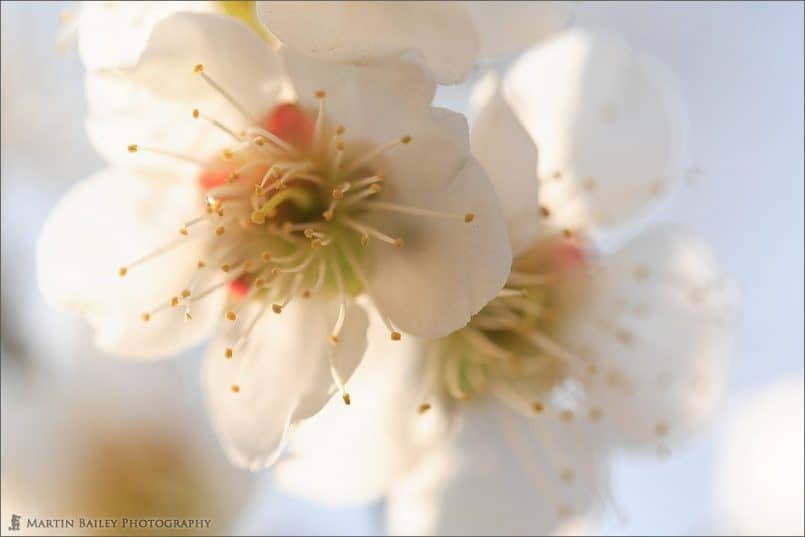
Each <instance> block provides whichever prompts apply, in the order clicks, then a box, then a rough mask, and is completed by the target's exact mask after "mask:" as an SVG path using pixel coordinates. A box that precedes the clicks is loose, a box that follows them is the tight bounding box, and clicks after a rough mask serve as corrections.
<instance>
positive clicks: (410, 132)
mask: <svg viewBox="0 0 805 537" xmlns="http://www.w3.org/2000/svg"><path fill="white" fill-rule="evenodd" d="M281 56H282V58H283V60H284V64H285V68H286V70H287V72H288V76H289V77H290V79H291V82H292V84H293V87H294V90H295V92H296V94H297V96H298V98H299V100H300V102H301V104H302V105H303V107H305V108H306V109H308V110H311V111H315V110H316V108H317V107H318V101H317V100H316V99H315V97H314V94H315V93H316V92H317V91H319V90H323V91H325V92H326V95H327V96H326V98H325V103H324V106H325V113H326V115H327V118H328V120H329V121H330V122H331V123H332V124H333V125H338V124H340V125H343V126H344V127H345V131H344V135H343V139H344V143H345V145H346V151H347V154H348V156H349V154H353V155H354V156H355V157H359V156H360V153H363V152H364V151H368V150H371V149H374V148H376V147H378V146H380V145H382V144H385V143H388V142H393V141H396V140H400V139H401V138H402V137H404V136H411V142H410V143H409V144H406V145H401V146H398V147H396V148H394V149H392V150H390V151H388V152H386V153H385V154H384V155H383V156H382V157H381V158H378V159H375V161H374V164H375V166H376V167H378V168H379V169H380V170H381V171H383V172H384V173H386V174H387V175H388V178H389V181H390V182H394V183H397V184H399V186H398V188H426V187H428V188H429V187H434V186H436V187H438V186H442V185H445V184H447V183H449V182H450V181H452V179H453V177H455V175H456V174H457V173H458V172H459V171H460V170H461V168H462V167H463V166H464V163H465V161H466V158H467V154H468V153H469V139H468V138H469V137H468V131H467V123H466V120H465V119H464V118H463V116H461V115H460V114H456V113H454V112H450V111H448V110H445V109H441V108H433V107H431V106H430V102H431V99H432V98H433V94H434V91H435V85H434V83H433V80H431V79H430V78H429V77H428V76H427V74H426V73H425V72H424V71H422V69H420V68H419V67H417V66H415V65H410V64H404V63H397V62H378V63H370V64H366V65H359V66H355V65H348V64H341V63H328V62H323V61H317V60H312V59H310V58H306V57H305V56H303V55H301V54H297V53H294V52H293V51H290V50H287V49H286V50H283V51H282V53H281ZM361 147H362V150H359V149H358V148H361ZM356 151H357V153H356Z"/></svg>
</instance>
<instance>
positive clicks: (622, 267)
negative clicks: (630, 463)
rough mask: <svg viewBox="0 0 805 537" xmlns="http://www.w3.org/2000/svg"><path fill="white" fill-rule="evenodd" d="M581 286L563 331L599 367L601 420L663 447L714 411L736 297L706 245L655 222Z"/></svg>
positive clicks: (620, 436)
mask: <svg viewBox="0 0 805 537" xmlns="http://www.w3.org/2000/svg"><path fill="white" fill-rule="evenodd" d="M581 289H583V291H582V293H583V294H582V297H581V299H580V302H579V303H578V304H577V305H576V306H575V308H574V309H573V310H572V313H571V314H570V317H569V318H568V319H566V320H565V321H563V322H562V323H561V334H560V338H562V340H563V342H565V344H566V346H567V347H568V348H570V349H573V350H574V351H576V352H577V353H578V354H579V355H580V356H581V358H582V359H587V360H589V361H590V362H591V363H592V364H594V365H595V367H596V368H597V372H596V373H595V374H594V375H593V378H591V380H590V386H589V387H588V392H589V393H590V402H591V404H592V405H597V406H599V407H600V409H601V410H602V411H603V418H602V420H601V422H600V423H601V426H602V427H605V428H606V430H607V431H610V432H611V433H612V434H613V436H615V438H616V440H617V441H620V442H625V443H626V444H629V445H634V446H640V445H646V444H648V445H650V446H659V445H661V446H665V445H666V442H669V441H671V440H672V439H673V438H674V437H678V436H681V435H684V434H686V433H689V432H690V430H691V429H692V428H693V427H694V426H696V425H698V424H700V423H701V422H702V421H703V420H704V419H705V418H707V417H708V415H709V414H710V412H711V411H712V410H713V407H714V405H715V404H716V403H717V402H718V400H719V396H720V395H721V392H722V388H723V383H724V381H725V378H724V377H725V367H726V360H727V357H728V351H729V347H730V343H731V335H732V330H731V328H732V326H731V322H730V321H731V309H732V305H733V300H734V297H733V293H732V291H731V289H730V287H729V286H728V285H727V284H726V282H725V281H724V278H723V277H722V276H721V275H720V274H719V272H718V269H717V267H716V262H715V260H714V259H713V255H712V253H711V252H710V249H709V248H708V247H707V245H706V244H704V243H703V242H702V241H700V240H698V239H696V238H695V237H692V236H689V235H685V234H682V233H679V232H674V231H672V230H669V229H655V230H653V231H650V232H647V233H644V234H642V235H641V236H639V237H638V238H637V239H635V240H633V241H632V242H631V243H629V244H627V245H626V246H625V247H624V248H623V249H622V250H621V251H620V252H618V253H616V254H615V255H613V256H610V257H605V258H603V259H601V260H600V262H599V263H597V264H595V266H594V267H593V268H592V272H591V276H590V282H589V284H588V287H584V288H581Z"/></svg>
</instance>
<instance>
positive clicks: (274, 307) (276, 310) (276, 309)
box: [271, 304, 282, 314]
mask: <svg viewBox="0 0 805 537" xmlns="http://www.w3.org/2000/svg"><path fill="white" fill-rule="evenodd" d="M271 310H272V311H273V312H274V313H277V314H280V313H282V306H280V305H279V304H271Z"/></svg>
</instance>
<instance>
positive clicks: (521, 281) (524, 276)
mask: <svg viewBox="0 0 805 537" xmlns="http://www.w3.org/2000/svg"><path fill="white" fill-rule="evenodd" d="M557 280H558V276H557V275H556V274H554V273H548V274H529V273H527V272H511V273H510V274H509V280H508V283H509V284H510V285H515V286H520V285H522V286H528V287H530V286H533V285H552V284H554V283H556V282H557Z"/></svg>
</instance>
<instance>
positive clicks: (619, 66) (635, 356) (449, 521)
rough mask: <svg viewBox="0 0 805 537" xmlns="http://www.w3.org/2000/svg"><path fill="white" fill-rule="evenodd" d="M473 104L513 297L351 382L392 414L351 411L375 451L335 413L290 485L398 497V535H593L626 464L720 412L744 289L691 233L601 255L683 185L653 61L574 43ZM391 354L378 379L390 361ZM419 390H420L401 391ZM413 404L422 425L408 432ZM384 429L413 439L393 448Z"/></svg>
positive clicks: (669, 107) (602, 45)
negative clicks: (416, 366)
mask: <svg viewBox="0 0 805 537" xmlns="http://www.w3.org/2000/svg"><path fill="white" fill-rule="evenodd" d="M476 104H477V106H478V107H479V111H478V113H477V119H476V123H475V127H474V130H473V133H472V143H473V150H474V153H475V154H476V156H478V158H479V159H480V160H481V163H482V164H483V165H484V167H485V168H486V169H487V171H488V172H489V174H490V176H491V178H492V180H493V182H494V183H495V187H496V190H497V193H498V195H499V196H500V197H501V203H502V204H503V206H504V208H505V210H506V212H507V217H508V220H509V230H510V238H511V240H512V248H513V250H514V253H515V260H514V265H513V269H512V272H511V274H510V276H509V279H508V283H507V285H506V288H504V290H503V291H501V293H500V294H499V295H498V297H497V298H495V299H494V300H493V301H492V302H491V303H490V304H489V305H487V306H486V307H485V308H484V309H483V310H482V311H481V312H480V313H479V314H477V315H476V316H474V317H473V318H472V320H471V321H470V323H469V324H468V326H466V327H465V328H463V329H461V330H459V331H457V332H455V333H453V334H451V335H450V336H448V337H446V338H442V339H439V340H436V341H434V342H432V343H429V344H424V348H420V349H411V350H410V351H409V352H414V353H417V352H419V353H421V354H422V356H423V357H424V361H425V364H424V366H423V367H422V368H421V370H419V371H416V370H414V371H415V372H414V373H413V374H411V373H408V374H407V375H403V374H402V373H401V372H400V371H399V369H400V367H404V366H402V365H401V364H402V363H403V361H402V360H400V359H397V360H398V361H399V362H400V363H399V364H398V366H397V368H396V369H391V368H388V367H378V366H377V365H375V367H376V372H375V376H374V377H373V378H372V383H373V384H374V385H373V386H372V383H367V384H366V386H365V390H364V391H363V392H361V391H358V390H359V387H361V388H364V384H359V383H358V382H357V380H358V378H359V376H356V383H355V384H354V385H353V386H352V390H353V394H354V395H355V399H356V401H357V400H359V399H360V398H361V396H362V394H365V393H366V392H369V391H378V392H383V393H385V394H387V397H388V400H387V401H386V404H387V407H386V408H385V409H378V408H377V405H376V404H375V403H376V402H377V400H376V399H373V400H372V403H373V404H371V405H367V406H363V407H359V406H358V405H357V404H356V405H355V407H354V408H352V409H350V411H351V412H353V413H354V414H353V415H352V416H350V418H351V419H352V420H354V421H357V422H358V423H360V424H361V428H360V434H361V438H362V440H361V444H362V446H361V448H360V449H358V450H356V449H355V448H354V440H353V438H354V436H353V434H356V433H357V431H352V430H351V429H346V430H343V429H339V427H338V425H336V424H337V423H342V422H344V421H347V419H348V418H347V417H346V416H344V415H335V412H334V411H333V410H331V409H329V408H328V409H325V411H324V412H322V413H321V414H320V415H319V416H317V417H315V418H313V419H312V420H310V421H309V422H307V423H303V424H302V425H301V426H300V429H301V431H300V434H298V435H297V436H295V437H294V441H293V442H292V444H291V457H290V458H289V459H288V460H286V461H282V462H281V463H280V465H279V466H278V468H277V475H278V478H279V480H280V482H281V483H283V484H284V485H285V486H287V487H289V488H290V489H291V490H294V491H296V492H300V493H303V494H308V495H311V496H313V497H316V498H319V499H321V500H323V501H325V502H331V503H344V502H348V501H350V500H352V501H365V500H366V499H369V498H372V497H376V496H378V495H381V494H383V493H385V492H388V491H389V490H390V496H389V503H388V516H389V518H388V522H389V530H390V531H391V533H394V534H402V535H405V534H411V533H415V534H419V533H424V534H432V533H437V534H455V533H458V534H467V533H474V532H481V533H504V534H530V533H535V532H536V533H540V534H542V533H554V532H556V533H564V532H567V531H571V532H572V531H579V528H578V527H571V528H568V527H567V524H568V523H570V522H572V521H573V520H574V519H575V520H576V522H579V521H584V520H585V518H587V517H588V516H589V515H591V514H593V513H594V512H595V511H596V509H595V508H596V507H601V506H603V507H609V508H612V509H614V510H615V511H616V513H617V512H618V507H617V505H616V504H615V503H614V499H612V498H611V496H610V494H609V492H608V478H607V466H606V458H607V457H608V455H609V454H610V452H611V451H612V450H616V449H619V448H630V449H636V450H646V449H648V450H651V451H655V452H656V453H658V454H659V455H660V456H661V457H664V456H665V455H667V453H668V449H669V448H668V446H669V443H671V442H672V441H675V440H678V439H680V438H683V437H684V436H686V435H687V434H688V433H690V432H691V431H692V430H693V429H694V428H695V427H696V426H697V425H699V424H701V423H702V422H703V421H704V420H705V419H706V418H707V417H708V416H709V415H710V413H711V411H712V409H713V407H714V405H715V403H716V402H717V401H718V400H719V397H720V395H721V392H722V385H723V381H724V373H725V365H726V359H727V354H728V350H729V346H730V342H731V335H732V326H731V322H730V321H731V317H732V309H733V307H734V297H733V292H732V289H731V287H730V285H729V284H728V283H727V282H726V281H725V279H724V278H723V276H722V275H721V274H720V273H719V271H718V269H717V266H716V263H715V260H714V258H713V256H712V254H711V252H710V250H709V248H708V247H707V245H706V244H704V243H703V242H702V241H700V240H698V239H697V238H695V237H693V236H691V235H689V234H686V233H682V232H679V231H675V230H672V229H667V228H657V229H652V230H648V231H646V232H644V233H642V234H640V235H638V236H637V237H636V238H633V239H632V240H629V241H627V242H626V243H625V244H622V245H621V246H620V248H618V249H616V250H615V251H614V252H611V253H610V252H606V251H601V250H600V249H597V248H596V244H595V242H594V241H593V237H594V233H593V232H594V231H596V230H597V229H598V228H610V229H611V228H614V227H617V226H618V225H620V224H623V223H625V222H627V221H628V220H629V219H631V218H634V217H635V216H636V215H638V214H640V213H642V212H643V211H644V209H646V208H647V207H649V206H651V205H652V204H653V203H654V202H656V201H658V200H659V199H661V198H662V196H663V195H664V194H666V193H667V192H669V191H670V187H672V186H673V184H674V183H675V181H677V180H678V179H679V178H680V177H681V176H682V175H683V171H684V166H685V160H684V159H685V157H686V152H685V142H686V140H685V135H686V132H685V128H684V123H685V118H684V115H683V113H684V111H683V109H682V107H681V103H680V98H679V95H678V93H677V88H676V85H675V84H674V82H673V79H672V78H671V77H670V75H669V74H668V73H667V72H666V70H665V69H664V67H662V66H661V65H659V64H658V63H657V62H656V60H654V59H652V58H649V57H647V56H646V55H645V54H643V53H641V52H639V51H634V50H633V49H631V48H630V47H629V46H628V45H626V43H625V42H624V41H623V40H622V39H620V38H618V37H617V36H613V35H610V34H602V33H591V32H584V31H574V32H570V33H567V34H564V35H561V36H559V37H557V38H555V39H553V40H551V41H548V42H546V43H545V44H544V45H542V46H541V47H538V48H535V49H533V50H532V51H530V52H528V53H527V54H526V55H524V56H523V57H522V58H521V59H520V60H519V61H518V62H517V63H516V64H515V65H514V66H513V67H512V69H511V71H510V72H509V74H508V75H507V77H506V79H505V80H504V81H503V83H502V84H498V82H497V80H496V79H495V78H488V79H486V80H485V81H483V82H482V84H481V86H480V87H479V88H478V91H477V93H476ZM552 136H554V137H552ZM537 149H539V155H540V158H539V166H537ZM538 200H539V202H538ZM538 215H539V216H538ZM376 341H377V343H374V342H372V340H370V343H371V344H370V353H371V354H370V356H369V357H368V358H367V363H366V364H365V366H366V367H367V369H368V367H369V366H370V364H371V363H372V361H376V362H377V363H379V362H382V361H394V358H393V357H392V354H391V351H390V349H389V348H387V347H388V345H387V344H386V343H385V342H384V341H383V340H379V339H378V340H376ZM409 369H410V368H409ZM361 374H364V371H360V372H359V375H361ZM366 374H368V373H366ZM405 379H408V380H407V382H411V383H413V384H414V387H413V388H412V387H410V386H409V387H407V388H406V387H402V388H401V387H399V386H400V384H401V380H405ZM416 397H419V400H418V401H416V400H415V398H416ZM417 407H418V412H419V413H420V414H423V416H422V417H421V418H420V419H423V420H426V421H425V422H424V423H420V424H412V422H413V421H415V420H416V419H417V418H416V416H415V412H416V409H417ZM355 414H357V415H358V417H356V416H355ZM434 414H435V415H436V416H439V417H436V416H434ZM441 415H444V417H442V416H441ZM336 420H337V421H336ZM445 420H446V421H447V422H448V424H447V425H445ZM389 423H393V424H395V425H396V426H397V427H401V428H402V430H403V431H407V434H406V433H404V434H406V438H404V439H402V440H398V439H394V440H393V441H389V439H390V438H394V437H393V436H391V431H389V426H388V424H389ZM305 429H307V431H306V430H305ZM421 429H430V431H429V432H428V433H423V432H417V431H418V430H421ZM434 431H436V432H434ZM413 435H415V436H413ZM412 436H413V438H414V439H421V441H413V440H412ZM325 439H326V440H325ZM336 439H337V440H338V441H336ZM370 446H373V447H370ZM370 449H374V450H376V451H377V452H379V453H381V455H367V452H368V451H369V450H370ZM324 452H326V453H324ZM321 460H324V461H329V464H328V463H327V462H325V463H324V464H318V462H320V461H321ZM312 461H316V462H312ZM492 498H494V499H493V500H492Z"/></svg>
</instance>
